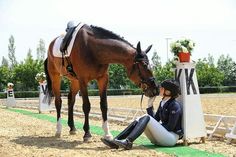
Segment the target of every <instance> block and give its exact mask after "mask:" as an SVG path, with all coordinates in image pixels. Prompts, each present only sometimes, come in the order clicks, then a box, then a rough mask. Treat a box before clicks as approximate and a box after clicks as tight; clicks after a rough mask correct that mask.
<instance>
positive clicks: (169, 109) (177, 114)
mask: <svg viewBox="0 0 236 157" xmlns="http://www.w3.org/2000/svg"><path fill="white" fill-rule="evenodd" d="M147 113H148V114H149V115H150V116H152V117H153V118H154V119H156V120H157V121H158V122H160V121H161V124H162V126H163V127H164V128H166V130H168V131H173V132H174V133H176V134H178V135H179V137H180V138H181V137H182V136H183V129H182V126H181V121H182V114H183V111H182V108H181V106H180V104H179V102H178V101H176V100H175V99H173V98H171V99H170V100H168V101H167V102H166V103H165V104H164V105H163V107H161V103H160V105H159V108H158V109H157V112H156V114H155V115H154V112H153V106H152V107H149V108H147Z"/></svg>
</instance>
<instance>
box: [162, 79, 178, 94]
mask: <svg viewBox="0 0 236 157" xmlns="http://www.w3.org/2000/svg"><path fill="white" fill-rule="evenodd" d="M161 87H163V88H164V89H165V90H168V91H170V95H169V94H168V95H166V93H164V95H165V96H171V97H172V98H177V97H178V96H179V94H180V87H179V83H178V82H177V81H175V80H165V81H163V82H162V83H161Z"/></svg>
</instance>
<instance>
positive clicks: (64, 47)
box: [60, 27, 76, 54]
mask: <svg viewBox="0 0 236 157" xmlns="http://www.w3.org/2000/svg"><path fill="white" fill-rule="evenodd" d="M75 28H76V27H71V28H70V29H69V30H68V32H67V33H66V35H65V37H64V38H63V40H62V43H61V45H60V51H61V52H62V53H64V54H65V53H66V50H67V47H68V46H69V44H70V41H71V39H72V35H73V32H74V31H75Z"/></svg>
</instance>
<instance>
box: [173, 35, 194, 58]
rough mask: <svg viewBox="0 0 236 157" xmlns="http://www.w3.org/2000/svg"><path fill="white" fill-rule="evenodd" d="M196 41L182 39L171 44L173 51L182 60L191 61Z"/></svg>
mask: <svg viewBox="0 0 236 157" xmlns="http://www.w3.org/2000/svg"><path fill="white" fill-rule="evenodd" d="M194 46H195V43H194V42H193V41H192V40H190V39H180V40H176V41H174V42H172V43H171V44H170V48H171V52H172V53H174V56H177V57H178V58H179V61H180V62H189V61H190V55H191V54H192V51H193V49H194Z"/></svg>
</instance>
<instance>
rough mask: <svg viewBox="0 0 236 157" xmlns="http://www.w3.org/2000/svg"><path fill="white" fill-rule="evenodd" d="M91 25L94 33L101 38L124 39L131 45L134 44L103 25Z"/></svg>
mask: <svg viewBox="0 0 236 157" xmlns="http://www.w3.org/2000/svg"><path fill="white" fill-rule="evenodd" d="M90 27H91V28H92V30H93V33H94V35H95V36H96V37H98V38H100V39H116V40H120V41H123V42H125V43H127V44H128V45H130V46H131V47H133V45H132V44H130V43H129V42H128V41H127V40H125V39H124V38H123V37H120V36H119V35H117V34H115V33H113V32H112V31H109V30H107V29H105V28H102V27H98V26H93V25H90Z"/></svg>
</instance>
